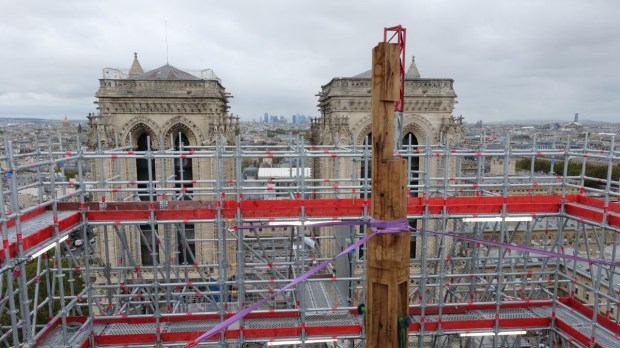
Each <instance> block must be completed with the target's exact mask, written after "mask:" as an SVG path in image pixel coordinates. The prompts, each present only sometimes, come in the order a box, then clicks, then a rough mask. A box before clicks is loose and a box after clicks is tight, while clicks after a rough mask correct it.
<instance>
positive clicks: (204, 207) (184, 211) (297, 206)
mask: <svg viewBox="0 0 620 348" xmlns="http://www.w3.org/2000/svg"><path fill="white" fill-rule="evenodd" d="M561 201H562V197H561V196H559V195H544V196H509V197H448V198H446V199H443V198H438V197H435V198H430V199H425V198H419V197H413V198H410V199H409V202H408V207H407V213H408V214H412V215H421V214H422V213H424V211H425V209H426V208H428V211H429V213H430V214H440V213H442V212H443V211H444V209H445V211H446V212H447V213H448V214H461V215H476V214H499V213H500V212H501V211H502V208H503V207H504V205H505V207H506V210H507V212H508V213H529V214H537V213H558V212H559V210H560V204H561ZM566 201H567V202H575V201H577V196H566ZM219 204H220V203H219V202H203V201H182V202H178V201H169V202H168V206H167V207H166V208H160V207H159V203H154V204H150V203H148V202H113V203H106V204H105V206H104V207H102V205H101V204H99V203H88V204H86V205H85V206H84V207H85V209H86V210H87V213H86V216H87V218H88V219H89V220H91V221H131V220H147V219H148V218H149V214H150V211H151V210H152V211H153V212H154V214H155V217H156V219H158V220H193V219H214V218H215V217H216V216H217V213H218V209H219V210H220V212H221V214H222V216H223V217H224V218H227V219H228V218H234V217H236V215H237V211H238V209H239V210H240V212H241V214H242V216H243V217H244V218H264V219H268V218H286V217H297V216H300V215H301V214H302V210H303V213H304V215H305V216H307V217H343V216H361V215H362V214H363V212H364V209H367V210H368V209H370V202H369V201H368V200H364V199H360V198H341V199H303V200H302V199H286V200H284V199H283V200H243V201H240V202H236V201H233V200H229V201H223V202H222V203H221V204H222V205H221V207H220V205H219ZM58 207H59V209H61V210H74V209H78V208H79V205H78V204H77V203H61V204H59V205H58ZM220 208H221V209H220Z"/></svg>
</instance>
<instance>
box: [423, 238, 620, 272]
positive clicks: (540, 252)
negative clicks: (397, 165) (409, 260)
mask: <svg viewBox="0 0 620 348" xmlns="http://www.w3.org/2000/svg"><path fill="white" fill-rule="evenodd" d="M417 231H418V232H423V233H428V234H433V235H436V236H446V237H453V238H456V239H460V240H465V241H468V242H473V243H480V244H484V245H489V246H494V247H498V248H505V249H511V250H518V251H523V252H527V253H530V254H536V255H543V256H547V257H559V258H562V259H567V260H575V261H581V262H587V263H589V264H598V265H606V266H618V265H619V263H618V262H614V261H609V260H603V259H591V258H587V257H583V256H578V255H569V254H561V253H556V252H553V251H548V250H542V249H536V248H529V247H526V246H522V245H512V244H506V243H499V242H495V241H492V240H487V239H478V238H472V237H467V236H464V235H462V234H460V233H455V232H439V231H426V230H417Z"/></svg>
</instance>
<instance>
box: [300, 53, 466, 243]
mask: <svg viewBox="0 0 620 348" xmlns="http://www.w3.org/2000/svg"><path fill="white" fill-rule="evenodd" d="M371 77H372V73H371V71H367V72H365V73H362V74H359V75H357V76H353V77H338V78H334V79H332V80H331V81H330V82H329V83H327V84H326V85H324V86H322V87H321V91H320V92H319V94H318V95H319V105H318V106H319V110H320V112H321V116H320V117H319V118H316V119H312V120H311V134H312V139H311V141H312V143H313V144H314V145H333V144H338V145H343V146H360V145H364V144H365V141H367V140H366V139H367V137H368V136H369V134H370V133H371V132H372V114H371V112H372V110H371V99H372V97H371V89H372V78H371ZM455 104H456V93H455V91H454V80H452V79H436V78H422V77H421V76H420V73H419V71H418V68H417V66H416V63H415V60H414V59H413V60H412V62H411V65H410V66H409V69H408V70H407V72H406V74H405V102H404V110H403V132H402V137H401V140H400V143H401V144H405V145H424V144H426V143H427V142H428V144H429V145H436V144H440V143H441V144H449V145H455V144H456V142H457V141H458V139H460V138H461V137H462V134H463V130H462V117H454V116H452V111H453V110H454V105H455ZM362 165H363V164H359V163H358V164H357V165H354V164H353V163H351V161H341V162H340V163H339V159H338V158H319V159H315V161H314V163H313V169H312V171H313V173H314V176H315V178H321V179H327V178H337V177H343V178H362V177H363V176H364V169H362ZM354 166H355V168H354ZM431 167H432V168H425V164H424V161H422V160H419V161H418V160H413V161H410V169H411V170H412V171H413V172H420V173H422V172H424V173H427V174H428V175H431V176H432V175H437V176H439V175H441V176H443V171H444V170H445V168H446V166H445V164H444V163H443V162H442V159H441V158H437V159H435V158H434V159H433V160H432V161H431ZM448 171H451V172H455V171H456V168H455V163H449V164H448ZM414 175H417V174H414ZM419 179H420V180H413V181H411V182H410V184H411V185H420V184H422V181H421V179H422V177H421V176H420V177H419ZM415 191H418V192H415ZM419 191H420V190H416V189H412V195H418V194H419ZM322 247H325V248H326V250H325V252H327V253H328V254H331V253H332V252H333V250H332V249H333V247H332V246H322Z"/></svg>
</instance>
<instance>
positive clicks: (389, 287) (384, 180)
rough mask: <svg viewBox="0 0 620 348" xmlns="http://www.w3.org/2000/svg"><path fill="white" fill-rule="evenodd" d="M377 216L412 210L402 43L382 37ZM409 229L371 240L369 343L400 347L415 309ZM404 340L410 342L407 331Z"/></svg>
mask: <svg viewBox="0 0 620 348" xmlns="http://www.w3.org/2000/svg"><path fill="white" fill-rule="evenodd" d="M372 63H373V66H372V114H373V120H372V145H373V154H372V175H373V179H372V182H373V183H372V197H371V199H372V207H371V208H372V217H373V218H375V219H378V220H383V221H391V220H395V219H401V218H406V216H407V198H406V189H407V178H406V175H407V162H406V160H404V159H394V136H393V132H394V114H393V112H394V102H395V101H396V100H398V98H399V95H400V94H399V90H400V49H399V47H398V45H397V44H388V43H379V45H378V46H377V47H375V48H374V49H373V51H372ZM410 238H411V237H410V235H409V232H408V231H403V232H401V233H394V234H380V235H377V236H375V237H373V238H372V239H371V240H370V241H369V242H368V264H367V268H368V269H367V272H368V275H367V280H366V282H367V283H366V286H367V288H366V305H367V323H366V330H367V342H366V346H367V347H398V346H399V318H404V317H407V316H408V315H409V313H408V309H409V240H410ZM403 340H404V342H401V346H405V347H406V346H407V335H404V338H403Z"/></svg>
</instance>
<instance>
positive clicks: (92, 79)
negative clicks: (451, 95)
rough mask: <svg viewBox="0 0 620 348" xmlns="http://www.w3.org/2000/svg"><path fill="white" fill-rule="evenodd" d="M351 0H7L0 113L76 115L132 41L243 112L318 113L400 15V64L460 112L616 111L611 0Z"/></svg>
mask: <svg viewBox="0 0 620 348" xmlns="http://www.w3.org/2000/svg"><path fill="white" fill-rule="evenodd" d="M121 4H122V5H123V9H124V10H123V11H112V9H114V8H120V6H121ZM358 4H359V2H352V1H346V2H340V3H338V4H327V3H301V4H287V5H286V7H285V8H284V10H285V11H286V14H287V15H286V16H282V15H281V11H282V9H283V8H282V6H280V5H279V4H278V3H276V2H271V1H267V2H261V3H260V4H254V3H251V2H238V3H236V4H235V5H229V4H203V3H201V2H195V3H183V5H180V6H179V5H175V7H167V6H166V5H167V4H166V3H163V2H155V3H153V5H151V3H150V2H149V3H146V2H134V3H131V4H125V3H120V2H117V3H114V2H112V3H106V4H98V3H84V4H80V6H74V5H73V4H71V5H70V4H67V5H63V4H58V3H54V4H49V3H46V2H39V1H37V2H30V3H10V4H9V3H7V4H4V8H5V9H7V11H3V14H2V15H0V18H1V19H2V21H0V28H1V29H2V31H3V32H4V33H5V35H3V36H2V38H0V44H2V46H3V47H9V48H10V49H9V50H7V51H6V52H5V54H3V55H2V56H1V57H0V64H2V65H3V66H4V67H11V69H7V71H5V73H4V81H3V82H4V83H3V84H2V86H0V117H3V118H6V117H35V118H57V119H62V118H64V115H67V116H68V117H69V119H71V120H80V119H85V118H86V115H88V113H89V112H94V111H95V105H93V102H94V101H95V98H94V94H95V92H96V90H97V87H98V81H97V80H98V79H99V78H101V72H102V69H103V68H106V67H115V68H126V69H128V68H129V67H130V66H131V60H132V58H133V52H138V54H139V58H140V61H141V63H142V64H143V66H144V67H145V69H146V70H148V69H149V68H156V67H158V66H161V65H164V64H166V61H167V60H168V62H169V63H170V64H171V65H174V66H176V67H178V68H180V69H184V70H190V71H192V70H198V69H203V68H205V69H206V68H209V69H213V71H214V72H215V74H216V75H217V76H218V77H219V78H220V79H222V83H223V85H224V86H225V87H226V90H227V92H230V93H231V94H232V95H233V96H234V98H232V99H231V101H230V105H231V109H230V111H231V112H232V113H234V114H235V115H239V116H240V117H241V119H242V120H244V121H250V120H254V119H260V117H261V115H262V114H263V113H264V111H265V110H270V113H273V114H278V115H293V114H297V113H302V114H306V115H309V116H312V117H316V116H319V112H318V110H317V108H316V104H317V97H316V96H315V94H316V93H317V92H318V91H319V90H320V88H321V86H322V85H324V84H326V83H328V82H329V81H330V80H331V79H332V78H334V77H339V76H354V75H357V74H359V73H361V72H364V71H366V70H368V69H369V68H370V49H371V47H373V46H374V45H375V44H376V43H377V42H378V41H381V40H382V32H383V27H385V26H390V25H396V24H401V25H403V26H404V27H406V28H407V30H408V46H407V56H408V57H407V58H408V61H407V64H409V60H410V57H411V56H412V55H415V56H416V63H417V65H418V68H419V70H420V73H421V75H422V77H423V78H424V77H429V78H434V77H448V78H453V79H454V80H455V90H456V93H457V95H458V98H457V100H458V104H457V105H456V107H455V110H454V114H455V115H463V116H464V117H465V120H466V121H467V122H476V121H477V120H479V119H481V120H483V121H485V122H491V121H495V120H536V119H540V118H545V119H550V120H566V121H569V120H571V119H572V115H574V113H575V112H579V113H580V114H581V115H582V117H583V119H592V120H598V121H607V122H614V121H616V120H617V119H618V117H617V115H618V113H617V110H619V109H620V101H617V100H616V99H617V98H615V95H617V92H618V90H620V82H618V81H617V79H615V76H618V75H620V68H619V67H618V65H617V64H616V63H615V61H614V60H615V58H614V57H615V56H616V54H615V53H616V52H618V51H620V40H618V39H617V38H616V37H615V32H617V31H618V29H620V24H618V23H617V21H615V19H614V16H613V14H614V13H616V12H617V11H618V10H619V9H620V4H617V3H616V2H613V1H603V0H601V1H595V2H588V3H585V2H580V1H549V2H546V3H544V4H541V3H539V2H536V1H525V2H520V3H519V4H515V3H496V2H490V1H475V2H473V3H472V2H468V3H467V4H457V3H452V2H450V3H449V6H448V2H445V1H436V2H432V3H429V2H405V1H394V2H390V3H388V4H385V3H383V2H372V1H368V2H366V3H365V4H364V5H365V6H359V5H358ZM147 5H148V6H147ZM356 5H358V6H356ZM136 14H140V15H138V16H137V15H136ZM166 27H167V36H168V50H167V52H166Z"/></svg>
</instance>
